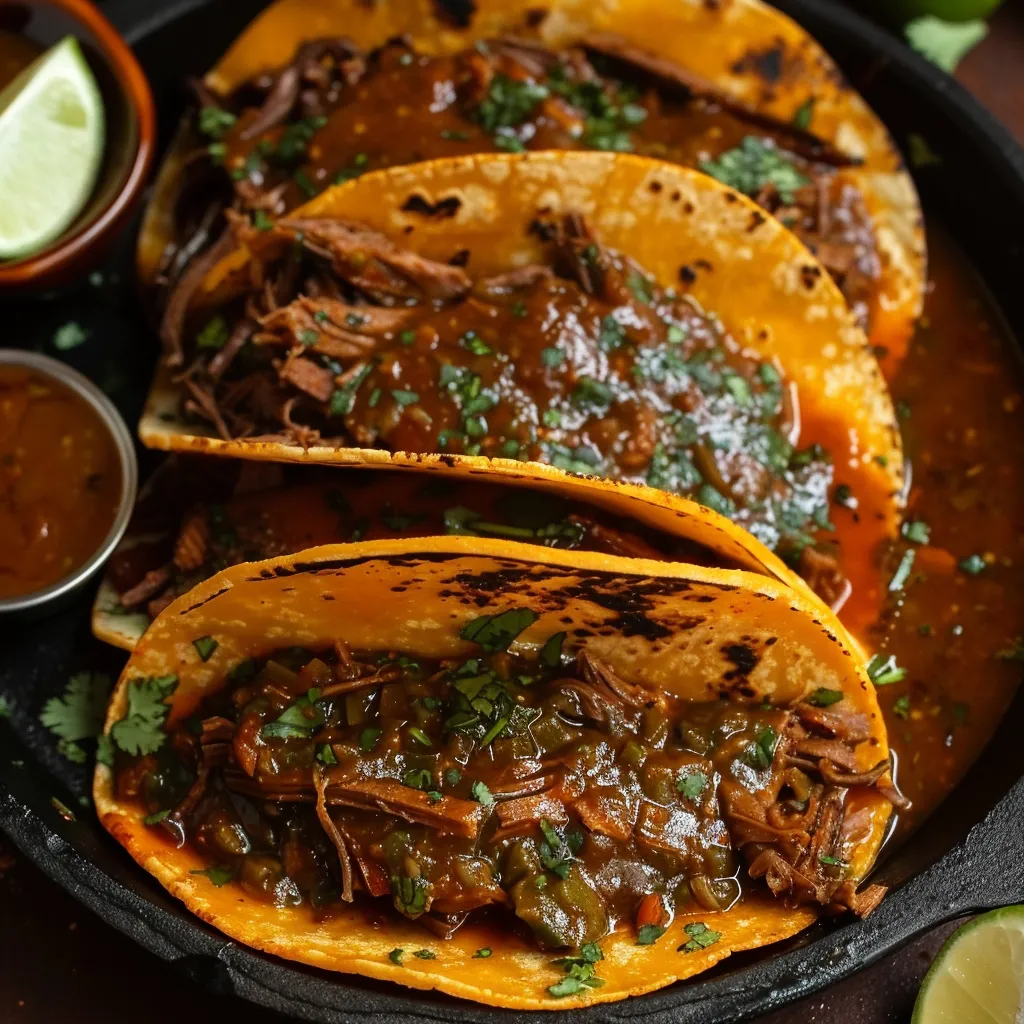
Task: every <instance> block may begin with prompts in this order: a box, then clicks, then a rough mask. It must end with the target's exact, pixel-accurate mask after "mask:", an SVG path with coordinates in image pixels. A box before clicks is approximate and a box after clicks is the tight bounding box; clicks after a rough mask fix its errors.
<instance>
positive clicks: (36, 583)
mask: <svg viewBox="0 0 1024 1024" xmlns="http://www.w3.org/2000/svg"><path fill="white" fill-rule="evenodd" d="M120 495H121V464H120V460H119V458H118V453H117V448H116V445H115V443H114V439H113V438H112V437H111V436H110V432H109V431H108V430H107V429H106V427H105V426H104V424H103V423H102V421H101V420H100V418H99V416H98V415H97V414H96V412H95V411H94V410H93V408H92V407H91V406H90V405H89V404H88V403H87V402H85V401H84V400H83V399H82V398H80V397H79V396H78V395H77V394H75V392H74V391H72V390H71V389H70V388H68V387H67V386H65V385H64V384H60V383H58V382H57V381H56V380H54V379H53V378H51V377H48V376H46V375H44V374H42V373H40V372H39V371H38V370H34V369H31V368H28V367H23V366H11V365H8V366H3V365H0V598H10V597H21V596H22V595H25V594H30V593H33V592H34V591H37V590H42V589H43V588H44V587H48V586H50V585H51V584H53V583H56V582H57V581H58V580H60V579H63V577H65V576H67V575H68V573H70V572H73V571H74V570H75V569H77V568H78V567H79V566H80V565H82V564H83V563H84V562H86V561H87V560H88V558H89V556H90V555H92V553H93V552H94V551H95V550H96V549H97V548H98V547H99V546H100V544H101V543H102V542H103V539H104V538H105V537H106V535H107V532H108V531H109V530H110V527H111V525H112V524H113V522H114V517H115V516H116V514H117V508H118V503H119V501H120Z"/></svg>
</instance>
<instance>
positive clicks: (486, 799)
mask: <svg viewBox="0 0 1024 1024" xmlns="http://www.w3.org/2000/svg"><path fill="white" fill-rule="evenodd" d="M469 795H470V796H471V797H472V798H473V799H474V800H475V801H476V802H477V803H480V804H483V805H484V807H490V806H492V805H493V803H494V797H493V796H492V795H491V791H490V790H489V789H488V788H487V787H486V786H485V785H484V784H483V783H482V782H479V781H477V782H474V783H473V785H472V786H470V787H469Z"/></svg>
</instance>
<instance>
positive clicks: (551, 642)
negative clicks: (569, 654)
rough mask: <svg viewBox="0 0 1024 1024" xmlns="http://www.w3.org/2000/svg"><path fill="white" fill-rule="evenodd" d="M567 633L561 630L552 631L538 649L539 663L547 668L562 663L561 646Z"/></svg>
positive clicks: (556, 666)
mask: <svg viewBox="0 0 1024 1024" xmlns="http://www.w3.org/2000/svg"><path fill="white" fill-rule="evenodd" d="M567 635H568V634H567V633H566V632H565V631H564V630H563V631H562V632H560V633H552V634H551V636H549V637H548V638H547V640H546V641H545V642H544V646H543V647H542V648H541V649H540V663H541V664H542V665H544V666H546V667H547V668H558V666H559V665H561V664H562V647H563V646H564V644H565V638H566V636H567Z"/></svg>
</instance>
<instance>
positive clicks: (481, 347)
mask: <svg viewBox="0 0 1024 1024" xmlns="http://www.w3.org/2000/svg"><path fill="white" fill-rule="evenodd" d="M459 344H460V345H461V346H462V347H463V348H464V349H468V350H469V351H470V352H472V353H473V355H475V356H489V355H493V353H494V350H493V349H492V348H491V346H490V345H488V344H487V342H485V341H484V339H483V338H481V337H480V335H478V334H477V333H476V332H475V331H466V333H465V334H464V335H463V336H462V337H461V338H459Z"/></svg>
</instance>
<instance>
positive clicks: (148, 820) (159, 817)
mask: <svg viewBox="0 0 1024 1024" xmlns="http://www.w3.org/2000/svg"><path fill="white" fill-rule="evenodd" d="M170 816H171V812H170V811H169V810H163V811H155V812H154V813H153V814H147V815H146V816H145V817H144V818H143V819H142V824H143V825H159V824H160V822H161V821H166V820H167V818H169V817H170Z"/></svg>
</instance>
